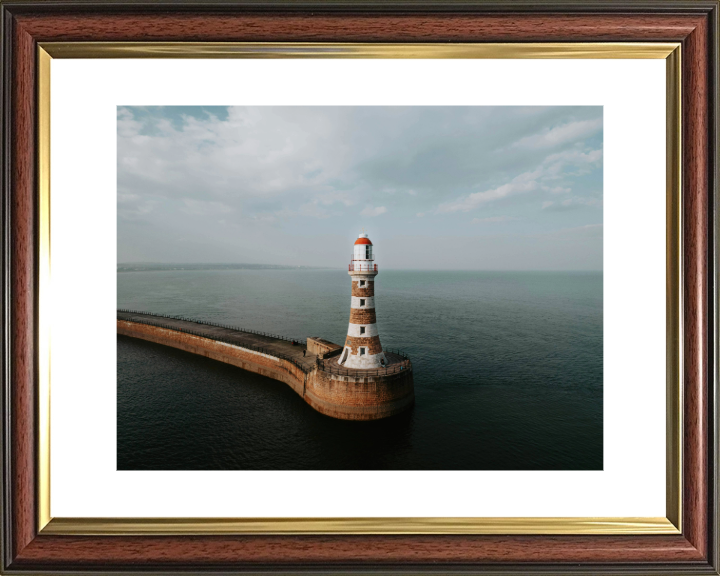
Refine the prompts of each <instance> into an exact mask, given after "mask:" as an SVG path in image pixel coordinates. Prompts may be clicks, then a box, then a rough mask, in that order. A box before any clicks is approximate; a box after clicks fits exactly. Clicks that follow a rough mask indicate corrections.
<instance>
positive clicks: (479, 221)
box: [470, 216, 520, 224]
mask: <svg viewBox="0 0 720 576" xmlns="http://www.w3.org/2000/svg"><path fill="white" fill-rule="evenodd" d="M513 220H520V218H516V217H515V216H490V217H489V218H473V219H472V220H471V221H470V223H471V224H482V223H484V222H487V223H493V224H494V223H497V222H511V221H513Z"/></svg>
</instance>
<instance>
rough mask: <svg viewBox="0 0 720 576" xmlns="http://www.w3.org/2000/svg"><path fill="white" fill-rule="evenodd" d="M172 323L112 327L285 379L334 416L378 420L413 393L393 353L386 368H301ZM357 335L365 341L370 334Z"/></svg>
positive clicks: (404, 366) (408, 367)
mask: <svg viewBox="0 0 720 576" xmlns="http://www.w3.org/2000/svg"><path fill="white" fill-rule="evenodd" d="M136 316H147V317H149V318H152V316H151V315H141V314H136ZM143 321H146V319H143ZM174 323H175V324H177V325H178V329H177V330H175V329H168V328H162V327H159V326H153V325H149V324H146V323H140V322H132V321H127V320H122V319H118V321H117V332H118V334H121V335H124V336H130V337H133V338H140V339H142V340H147V341H149V342H155V343H157V344H163V345H165V346H171V347H173V348H178V349H180V350H184V351H186V352H190V353H192V354H198V355H200V356H205V357H206V358H211V359H213V360H217V361H220V362H225V363H226V364H232V365H233V366H237V367H239V368H242V369H244V370H248V371H249V372H254V373H256V374H261V375H263V376H267V377H269V378H273V379H275V380H279V381H281V382H284V383H285V384H287V385H289V386H290V387H291V388H292V389H293V390H294V391H295V392H296V393H297V394H298V395H300V396H301V397H302V398H303V399H304V400H305V401H306V402H307V403H308V404H309V405H310V406H312V407H313V408H314V409H315V410H317V411H318V412H321V413H322V414H326V415H327V416H331V417H333V418H340V419H342V420H378V419H381V418H386V417H388V416H392V415H394V414H398V413H400V412H402V411H404V410H406V409H408V408H409V407H411V406H412V405H413V402H414V399H415V393H414V388H413V370H412V364H411V363H410V362H409V361H408V360H405V359H403V358H402V357H400V356H397V355H395V357H393V355H390V356H391V357H393V361H392V362H393V363H391V365H390V369H387V370H342V369H338V368H337V367H336V368H335V369H326V368H325V367H324V366H325V364H324V363H323V362H319V364H310V363H308V364H304V365H303V366H304V368H303V367H301V366H298V365H296V364H294V363H293V362H290V361H288V360H285V359H284V358H278V357H275V356H273V355H272V354H267V353H263V352H258V351H255V350H251V349H249V348H243V347H242V346H238V345H235V344H228V343H225V342H222V341H218V340H214V339H212V337H203V336H198V335H196V334H188V333H186V332H183V331H182V330H183V329H185V330H190V331H197V330H201V329H203V325H200V324H196V323H194V322H192V321H180V320H175V321H174ZM186 324H187V326H185V325H186ZM181 326H182V327H181ZM205 329H207V328H205ZM245 337H247V335H245ZM266 340H267V338H266ZM315 340H321V341H322V342H323V343H324V345H325V346H327V347H328V348H329V349H330V350H329V352H328V354H333V353H335V352H336V351H337V350H338V349H341V348H340V347H339V346H337V345H336V344H333V343H332V342H328V341H327V340H323V339H315ZM358 340H364V341H366V342H367V341H368V340H370V338H362V339H358ZM308 341H310V339H308ZM378 344H379V339H378ZM264 345H265V343H264ZM333 347H334V348H333ZM303 360H310V358H307V359H305V358H303ZM313 362H314V361H313ZM327 362H334V360H328V361H327Z"/></svg>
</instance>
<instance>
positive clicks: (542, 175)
mask: <svg viewBox="0 0 720 576" xmlns="http://www.w3.org/2000/svg"><path fill="white" fill-rule="evenodd" d="M601 159H602V150H590V151H588V152H581V151H577V150H571V151H566V152H561V153H554V154H551V155H549V156H547V157H546V158H545V160H543V162H542V163H541V164H540V166H539V167H538V168H536V169H535V170H533V171H529V172H523V173H522V174H520V175H518V176H515V178H513V179H512V180H510V182H508V183H506V184H503V185H501V186H498V187H496V188H491V189H490V190H484V191H482V192H473V193H472V194H469V195H467V196H465V197H463V198H459V199H457V200H454V201H452V202H446V203H443V204H440V205H439V206H438V207H437V208H436V212H437V213H449V212H458V211H462V212H468V211H470V210H473V209H475V208H478V207H480V206H482V205H483V204H486V203H488V202H492V201H495V200H500V199H503V198H507V197H509V196H515V195H518V194H525V193H528V192H533V191H535V190H538V189H544V190H548V189H550V188H549V187H548V186H546V185H545V186H543V185H542V184H541V182H543V181H545V180H553V179H557V178H559V177H560V176H562V175H563V171H564V170H565V169H566V167H567V166H572V167H573V168H584V167H587V166H590V165H597V164H598V163H599V162H600V160H601ZM554 189H555V190H557V191H558V192H566V191H569V190H570V189H569V188H564V187H561V186H556V187H555V188H554Z"/></svg>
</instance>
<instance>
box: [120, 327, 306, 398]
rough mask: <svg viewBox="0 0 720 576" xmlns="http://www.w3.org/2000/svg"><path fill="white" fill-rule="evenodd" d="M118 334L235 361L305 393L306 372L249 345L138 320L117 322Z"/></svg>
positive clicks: (230, 361) (301, 394) (218, 358)
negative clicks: (239, 344)
mask: <svg viewBox="0 0 720 576" xmlns="http://www.w3.org/2000/svg"><path fill="white" fill-rule="evenodd" d="M117 333H118V334H122V335H124V336H132V337H133V338H140V339H142V340H148V341H149V342H155V343H156V344H164V345H165V346H171V347H173V348H178V349H180V350H184V351H185V352H191V353H193V354H198V355H200V356H205V357H206V358H211V359H213V360H218V361H220V362H225V363H226V364H232V365H233V366H237V367H238V368H242V369H243V370H247V371H248V372H254V373H255V374H260V375H262V376H267V377H268V378H273V379H275V380H280V381H281V382H284V383H285V384H287V385H288V386H290V387H291V388H292V389H293V390H295V392H297V393H298V394H299V395H300V396H303V395H304V394H303V389H304V387H305V378H306V374H305V373H304V372H303V371H302V370H301V369H300V368H298V367H297V366H295V364H293V363H292V362H288V361H287V360H284V359H282V358H276V357H275V356H270V355H269V354H263V353H261V352H255V351H254V350H248V349H247V348H240V347H239V346H233V345H231V344H225V343H224V342H218V341H217V340H212V339H210V338H202V337H200V336H194V335H192V334H186V333H184V332H179V331H177V330H168V329H166V328H159V327H158V326H150V325H147V324H140V323H137V322H126V321H124V320H118V321H117Z"/></svg>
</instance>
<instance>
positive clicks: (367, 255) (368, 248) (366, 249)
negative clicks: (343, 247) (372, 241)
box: [365, 246, 370, 258]
mask: <svg viewBox="0 0 720 576" xmlns="http://www.w3.org/2000/svg"><path fill="white" fill-rule="evenodd" d="M365 258H370V246H365Z"/></svg>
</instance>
